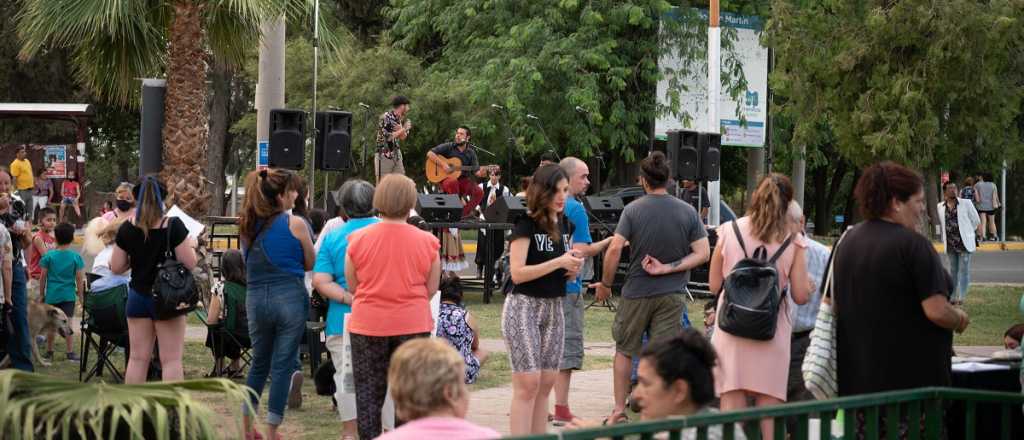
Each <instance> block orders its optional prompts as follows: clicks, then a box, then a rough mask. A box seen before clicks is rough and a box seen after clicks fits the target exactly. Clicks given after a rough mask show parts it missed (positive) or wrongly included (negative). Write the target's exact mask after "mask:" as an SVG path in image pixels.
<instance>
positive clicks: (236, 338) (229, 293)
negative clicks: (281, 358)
mask: <svg viewBox="0 0 1024 440" xmlns="http://www.w3.org/2000/svg"><path fill="white" fill-rule="evenodd" d="M223 306H224V315H225V316H224V319H223V320H220V321H219V322H217V323H215V324H210V323H209V317H208V316H207V315H206V312H205V311H202V310H199V309H196V312H195V313H196V316H197V317H199V319H200V320H201V321H202V322H203V323H204V324H206V331H208V332H210V334H211V335H212V336H213V343H214V344H215V345H216V346H218V347H223V346H224V344H225V343H226V342H230V343H232V344H235V345H237V346H238V347H239V359H240V360H241V369H242V370H245V369H246V368H248V367H249V366H250V365H251V364H252V353H251V351H252V340H250V339H249V318H248V315H247V314H246V311H245V287H243V286H239V285H237V284H235V283H225V284H224V305H223ZM217 351H219V350H217ZM222 363H223V359H217V360H216V361H215V362H214V366H213V374H214V375H216V376H220V375H222V374H223V365H222Z"/></svg>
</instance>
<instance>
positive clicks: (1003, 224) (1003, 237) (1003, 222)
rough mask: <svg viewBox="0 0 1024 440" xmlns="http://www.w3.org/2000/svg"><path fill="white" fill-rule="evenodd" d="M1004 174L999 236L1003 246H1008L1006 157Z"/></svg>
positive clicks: (1000, 196)
mask: <svg viewBox="0 0 1024 440" xmlns="http://www.w3.org/2000/svg"><path fill="white" fill-rule="evenodd" d="M1002 175H1003V176H1002V177H1003V182H1002V183H1001V184H1000V188H999V202H1000V203H1001V204H1002V205H1003V209H1000V210H999V238H1000V239H1001V241H1002V242H1003V246H1006V207H1007V201H1008V197H1007V195H1006V159H1003V170H1002Z"/></svg>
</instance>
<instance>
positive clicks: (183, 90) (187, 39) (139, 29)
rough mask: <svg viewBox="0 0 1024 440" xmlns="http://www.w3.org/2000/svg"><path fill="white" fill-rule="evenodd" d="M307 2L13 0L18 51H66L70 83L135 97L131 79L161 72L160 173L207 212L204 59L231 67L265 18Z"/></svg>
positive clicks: (121, 98) (188, 204) (189, 208)
mask: <svg viewBox="0 0 1024 440" xmlns="http://www.w3.org/2000/svg"><path fill="white" fill-rule="evenodd" d="M309 5H310V3H309V2H308V1H307V0H218V1H201V0H147V1H137V0H116V1H111V0H22V9H21V12H20V13H19V15H18V34H19V37H20V40H21V42H22V50H21V56H22V58H23V59H31V58H33V57H35V56H38V55H40V54H43V53H45V52H46V49H47V48H59V49H66V50H68V51H69V52H70V53H71V60H72V65H73V66H74V69H75V72H76V75H77V77H78V79H79V81H80V82H81V83H82V84H83V85H85V86H86V87H87V88H88V89H89V90H90V91H93V92H95V93H97V94H98V95H99V96H102V97H104V98H107V99H109V100H111V101H112V102H115V103H119V104H136V103H137V99H138V90H139V85H138V82H137V78H140V77H153V76H161V74H162V75H163V76H166V78H167V94H166V101H165V110H164V115H165V117H164V127H163V142H164V151H163V156H164V157H163V158H164V168H163V171H162V173H161V174H162V176H163V178H164V179H165V180H166V181H167V183H168V186H169V188H171V191H172V192H173V194H174V197H175V199H176V202H177V203H178V204H179V205H180V206H181V207H182V209H184V210H185V211H186V212H188V213H190V214H192V215H195V216H201V215H205V214H206V212H207V206H208V203H209V194H208V191H207V189H206V181H207V179H206V172H207V171H206V169H205V167H206V152H207V148H208V141H207V136H208V129H207V124H208V122H209V121H208V110H207V103H206V98H207V95H208V89H207V84H206V79H207V61H208V59H209V57H210V55H212V56H213V57H215V58H217V59H220V60H224V61H225V62H227V63H229V64H235V65H239V64H241V63H242V61H243V60H244V56H245V54H246V50H247V49H249V48H251V47H252V46H253V45H254V42H256V41H259V37H260V31H259V26H260V24H261V23H263V22H264V21H266V20H268V19H270V18H272V17H279V16H281V15H282V14H286V15H288V16H289V17H299V16H301V15H302V14H303V13H304V12H305V11H307V10H308V7H309Z"/></svg>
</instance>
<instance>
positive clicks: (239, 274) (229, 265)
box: [220, 249, 245, 286]
mask: <svg viewBox="0 0 1024 440" xmlns="http://www.w3.org/2000/svg"><path fill="white" fill-rule="evenodd" d="M220 278H221V279H222V280H224V281H230V282H232V283H235V284H239V285H242V286H244V285H245V259H244V258H242V252H241V251H239V250H238V249H228V250H226V251H224V254H222V255H221V256H220Z"/></svg>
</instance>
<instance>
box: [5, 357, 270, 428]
mask: <svg viewBox="0 0 1024 440" xmlns="http://www.w3.org/2000/svg"><path fill="white" fill-rule="evenodd" d="M193 393H215V394H222V395H224V397H225V399H224V400H225V402H226V403H228V405H229V406H227V407H229V408H231V407H233V408H241V407H242V405H246V406H248V405H249V396H250V393H251V391H250V390H249V389H248V388H246V387H245V386H243V385H238V384H236V383H234V382H231V381H229V380H226V379H201V380H189V381H182V382H172V383H162V382H161V383H147V384H142V385H110V384H105V383H79V382H72V381H65V380H56V379H53V378H50V377H46V376H42V375H38V374H33V373H25V372H21V371H15V370H6V371H2V372H0V408H4V410H3V411H0V437H2V438H5V439H12V440H34V439H36V438H45V439H49V438H64V439H69V438H114V437H115V435H117V434H119V433H124V434H128V435H130V436H131V437H132V438H140V439H141V438H152V437H154V436H155V438H157V439H160V440H166V439H169V438H171V435H172V433H176V436H180V437H181V438H219V437H222V436H223V432H221V431H219V430H220V429H223V426H218V424H215V423H213V421H214V420H217V418H218V417H219V416H218V415H217V414H216V413H214V412H213V411H212V410H211V409H210V408H209V407H207V406H206V405H204V404H203V403H201V402H199V401H197V400H196V399H195V398H194V397H193ZM232 405H233V406H232ZM250 409H251V408H250ZM235 419H236V423H235V429H236V430H237V432H241V413H240V412H238V411H236V417H235Z"/></svg>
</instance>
